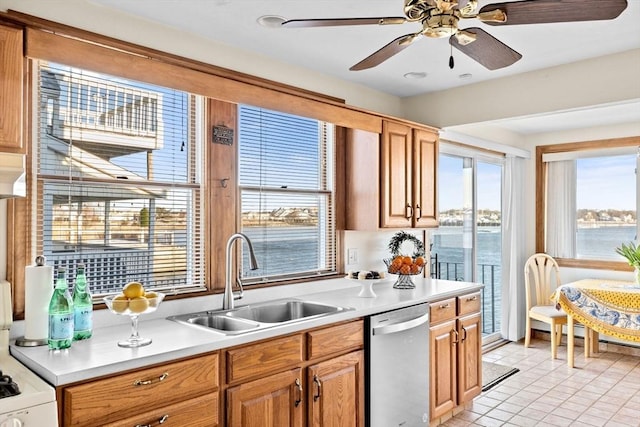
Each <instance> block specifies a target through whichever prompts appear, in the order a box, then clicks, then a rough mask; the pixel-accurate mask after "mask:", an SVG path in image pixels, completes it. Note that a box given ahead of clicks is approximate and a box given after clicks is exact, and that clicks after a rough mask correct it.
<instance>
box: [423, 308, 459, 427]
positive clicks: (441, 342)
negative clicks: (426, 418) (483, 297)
mask: <svg viewBox="0 0 640 427" xmlns="http://www.w3.org/2000/svg"><path fill="white" fill-rule="evenodd" d="M455 327H456V321H455V320H451V321H448V322H445V323H442V324H439V325H437V326H432V327H431V328H430V329H429V340H430V342H429V348H430V349H431V350H430V351H431V372H430V374H431V375H430V381H429V382H430V399H431V405H430V408H429V413H430V414H431V418H432V419H433V418H437V417H439V416H441V415H443V414H446V413H447V412H449V411H451V410H453V408H455V407H456V405H457V402H458V399H457V398H456V396H457V392H458V386H457V381H458V379H457V378H458V375H457V370H456V357H457V348H456V344H455V335H454V332H453V331H455Z"/></svg>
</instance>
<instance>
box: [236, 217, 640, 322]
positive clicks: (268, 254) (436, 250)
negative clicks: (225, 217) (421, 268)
mask: <svg viewBox="0 0 640 427" xmlns="http://www.w3.org/2000/svg"><path fill="white" fill-rule="evenodd" d="M243 232H244V233H246V234H247V236H249V238H250V239H251V241H252V243H253V246H254V250H255V253H256V257H257V258H258V263H259V264H260V269H259V270H256V271H255V272H254V271H250V270H249V269H248V265H249V263H248V253H247V251H246V250H243V258H244V262H243V264H244V267H243V271H244V275H245V277H248V278H251V277H261V276H269V275H277V274H292V273H298V272H303V271H311V270H316V269H317V268H318V265H319V263H320V262H322V261H323V260H321V252H322V251H321V247H320V241H321V239H320V238H319V236H320V232H319V231H318V228H316V227H312V226H297V227H244V228H243ZM635 238H636V227H635V225H625V226H603V227H591V228H590V227H581V228H578V230H577V248H578V258H582V259H589V258H593V259H608V260H621V259H622V258H621V257H620V256H619V255H617V254H616V253H615V248H616V247H618V246H620V244H621V243H625V242H627V243H628V242H630V241H635ZM431 243H432V246H431V257H432V267H431V268H432V270H431V272H432V276H434V277H439V278H442V279H447V280H475V281H477V282H481V283H484V285H485V288H484V291H483V322H484V324H483V332H484V333H485V334H488V333H492V332H495V331H499V330H500V312H501V301H502V297H501V288H502V284H501V279H502V266H501V264H502V262H501V252H502V251H501V248H502V233H501V227H500V226H479V227H478V238H477V246H478V247H477V253H476V256H477V264H478V266H477V275H478V277H477V278H475V279H473V278H472V277H465V273H464V272H465V269H464V250H463V248H462V246H463V235H462V227H461V226H440V227H439V228H437V229H435V230H433V231H432V232H431ZM436 258H437V264H436Z"/></svg>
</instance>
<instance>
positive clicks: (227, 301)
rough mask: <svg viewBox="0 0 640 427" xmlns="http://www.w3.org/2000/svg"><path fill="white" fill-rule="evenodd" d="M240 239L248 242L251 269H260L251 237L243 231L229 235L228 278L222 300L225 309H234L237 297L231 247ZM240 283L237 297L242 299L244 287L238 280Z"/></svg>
mask: <svg viewBox="0 0 640 427" xmlns="http://www.w3.org/2000/svg"><path fill="white" fill-rule="evenodd" d="M238 239H242V240H244V241H245V242H247V246H248V247H249V268H251V270H257V269H258V260H256V255H255V253H254V252H253V245H252V244H251V240H249V238H248V237H247V236H246V235H244V234H242V233H235V234H234V235H232V236H231V237H229V240H228V241H227V256H226V263H227V266H226V267H227V271H226V278H225V282H224V299H223V300H222V309H223V310H232V309H233V301H234V299H236V297H235V296H234V295H233V285H232V283H231V271H232V270H233V265H232V264H231V249H232V248H233V242H235V241H236V240H238ZM238 284H239V285H240V295H239V296H238V297H237V298H238V299H240V298H242V292H243V289H242V284H241V283H240V282H239V281H238Z"/></svg>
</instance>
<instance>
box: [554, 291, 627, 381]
mask: <svg viewBox="0 0 640 427" xmlns="http://www.w3.org/2000/svg"><path fill="white" fill-rule="evenodd" d="M551 298H552V299H553V300H554V301H555V302H556V308H558V309H562V310H563V311H564V312H565V313H567V364H568V366H569V367H570V368H573V367H574V344H575V343H574V338H575V337H574V323H575V322H579V323H581V324H583V325H584V327H585V352H584V354H585V358H588V357H590V354H591V353H597V352H598V342H599V334H604V335H608V336H611V337H615V338H618V339H620V340H623V341H630V342H635V343H640V286H639V285H638V284H637V283H635V282H627V281H622V280H606V279H582V280H578V281H575V282H571V283H566V284H564V285H561V286H560V287H559V288H557V289H556V291H555V292H554V294H553V295H552V297H551Z"/></svg>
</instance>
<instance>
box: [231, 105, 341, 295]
mask: <svg viewBox="0 0 640 427" xmlns="http://www.w3.org/2000/svg"><path fill="white" fill-rule="evenodd" d="M239 153H240V155H239V182H240V195H241V212H242V219H241V227H242V232H243V233H245V234H247V235H248V236H249V237H250V239H251V240H252V242H253V246H254V249H255V252H256V256H257V259H258V263H259V266H260V268H259V269H258V270H254V271H251V270H249V268H248V259H247V256H246V254H245V256H243V266H242V274H241V277H242V278H243V279H244V280H245V282H246V283H256V282H262V281H273V280H280V279H287V278H294V277H312V276H318V275H321V274H328V273H333V272H335V268H336V266H335V265H336V263H335V227H334V203H335V202H334V164H335V158H334V126H333V125H331V124H329V123H325V122H320V121H318V120H313V119H307V118H304V117H298V116H293V115H290V114H285V113H279V112H275V111H270V110H265V109H262V108H257V107H251V106H246V105H242V106H240V107H239Z"/></svg>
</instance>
